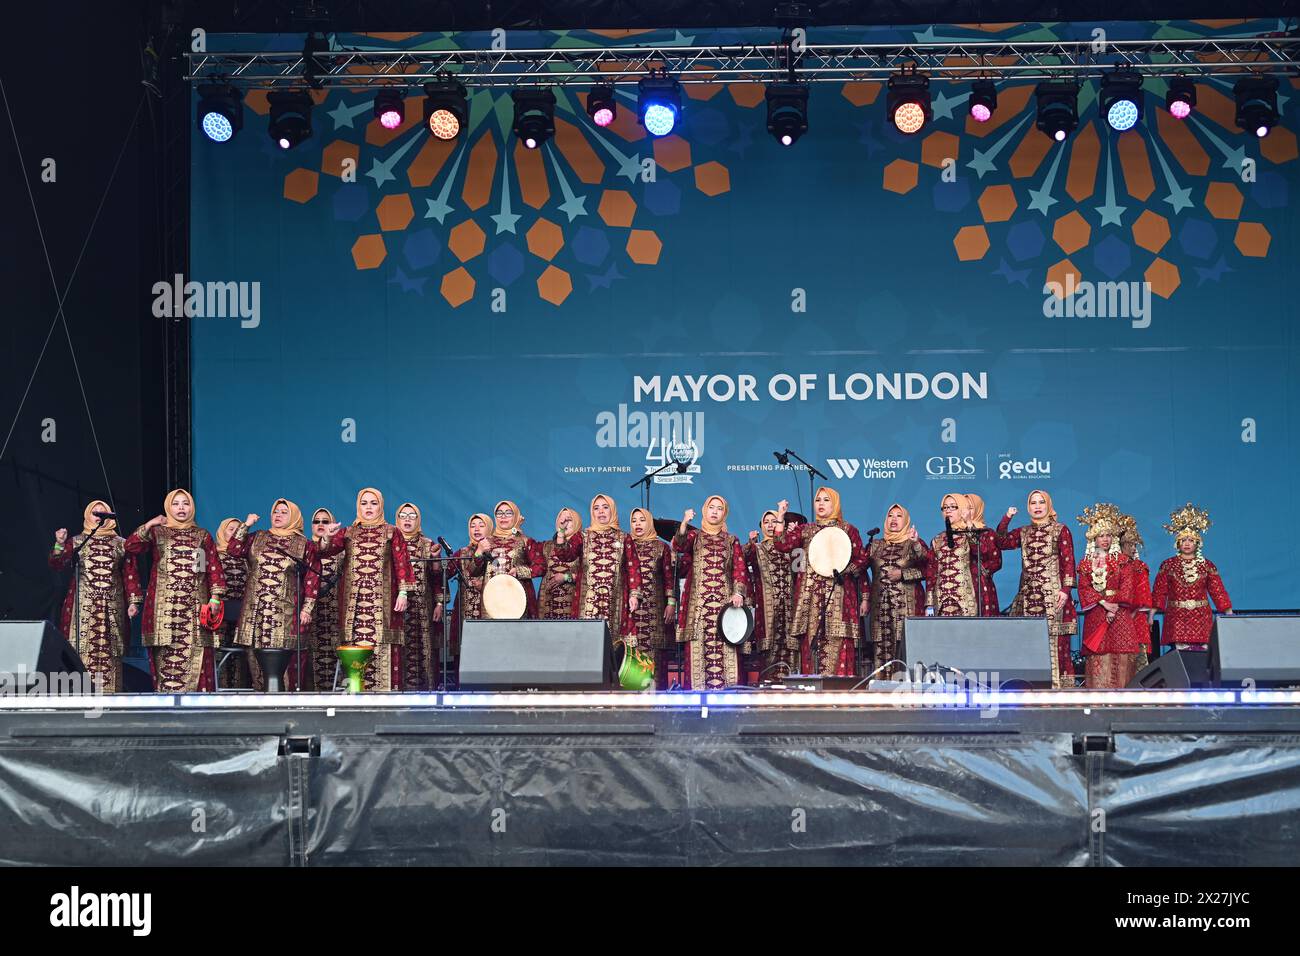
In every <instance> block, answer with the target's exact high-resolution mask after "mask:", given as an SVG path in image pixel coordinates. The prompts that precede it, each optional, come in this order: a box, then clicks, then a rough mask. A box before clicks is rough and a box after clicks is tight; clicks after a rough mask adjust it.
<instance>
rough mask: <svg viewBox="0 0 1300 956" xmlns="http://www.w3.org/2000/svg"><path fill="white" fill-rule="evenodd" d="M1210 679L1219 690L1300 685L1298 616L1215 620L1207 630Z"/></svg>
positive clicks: (1255, 616)
mask: <svg viewBox="0 0 1300 956" xmlns="http://www.w3.org/2000/svg"><path fill="white" fill-rule="evenodd" d="M1210 677H1211V679H1212V680H1213V681H1214V683H1215V685H1216V686H1219V687H1233V688H1238V687H1243V686H1245V687H1251V686H1253V687H1283V686H1288V685H1291V684H1300V616H1297V615H1294V614H1285V615H1284V614H1259V615H1254V614H1233V615H1229V616H1227V617H1224V616H1218V617H1216V618H1215V619H1214V627H1213V629H1212V630H1211V631H1210Z"/></svg>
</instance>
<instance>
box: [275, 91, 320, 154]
mask: <svg viewBox="0 0 1300 956" xmlns="http://www.w3.org/2000/svg"><path fill="white" fill-rule="evenodd" d="M266 99H267V102H269V103H270V104H271V122H270V124H269V125H268V126H267V132H268V133H270V135H271V140H272V141H273V142H274V143H275V145H277V146H279V147H280V148H281V149H293V148H294V147H295V146H297V145H298V144H299V143H301V142H302V141H303V140H305V139H308V138H309V137H310V136H311V108H312V101H311V97H310V96H309V95H307V94H306V93H304V92H303V91H302V90H275V91H273V92H271V93H269V94H267V97H266Z"/></svg>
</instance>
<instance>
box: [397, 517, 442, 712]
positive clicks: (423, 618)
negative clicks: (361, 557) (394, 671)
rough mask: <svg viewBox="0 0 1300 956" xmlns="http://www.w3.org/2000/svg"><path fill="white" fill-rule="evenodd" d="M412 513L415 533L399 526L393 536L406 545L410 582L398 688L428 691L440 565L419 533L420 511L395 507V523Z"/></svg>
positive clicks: (434, 664)
mask: <svg viewBox="0 0 1300 956" xmlns="http://www.w3.org/2000/svg"><path fill="white" fill-rule="evenodd" d="M407 511H413V512H415V530H413V531H411V532H410V533H409V534H408V533H407V532H406V531H404V530H402V527H401V525H400V524H398V526H397V533H398V534H399V535H400V536H401V537H402V540H404V541H405V542H406V552H407V555H408V556H409V558H410V561H411V575H412V581H411V585H410V587H408V588H407V589H406V610H405V611H403V612H402V628H403V630H404V631H405V632H406V642H405V643H404V644H403V645H402V668H403V670H404V671H405V673H404V674H403V678H402V686H403V687H404V688H405V689H406V690H414V691H431V690H433V689H434V688H435V687H436V686H437V673H438V660H437V656H436V649H435V645H434V640H433V612H434V609H435V608H436V607H437V606H438V595H439V593H440V591H439V589H440V588H441V586H442V585H441V581H440V578H441V575H442V562H441V561H439V560H438V551H439V547H438V544H437V543H436V542H434V541H431V540H429V539H428V538H426V537H425V536H424V535H423V534H422V533H421V531H420V521H421V515H420V509H419V508H417V507H416V506H415V505H414V504H412V503H411V502H409V501H406V502H403V503H402V504H400V505H398V506H397V517H398V521H399V522H400V521H401V516H402V514H403V513H404V512H407Z"/></svg>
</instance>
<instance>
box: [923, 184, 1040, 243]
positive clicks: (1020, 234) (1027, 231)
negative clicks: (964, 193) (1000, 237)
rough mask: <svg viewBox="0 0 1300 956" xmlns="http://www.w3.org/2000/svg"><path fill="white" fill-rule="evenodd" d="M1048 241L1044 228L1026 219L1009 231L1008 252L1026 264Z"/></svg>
mask: <svg viewBox="0 0 1300 956" xmlns="http://www.w3.org/2000/svg"><path fill="white" fill-rule="evenodd" d="M948 185H955V184H953V183H949V184H948ZM935 188H936V189H937V188H938V187H935ZM1046 239H1047V237H1046V236H1044V235H1043V227H1042V226H1040V225H1039V224H1038V223H1037V222H1036V221H1035V220H1033V219H1026V220H1025V221H1024V222H1018V223H1016V224H1015V225H1014V226H1012V227H1011V228H1010V229H1008V230H1007V251H1008V252H1010V253H1011V258H1013V259H1015V260H1016V261H1017V262H1024V261H1025V260H1026V259H1033V258H1035V257H1036V256H1037V255H1038V254H1039V253H1040V252H1042V251H1043V243H1044V242H1045V241H1046Z"/></svg>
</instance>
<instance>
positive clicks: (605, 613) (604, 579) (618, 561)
mask: <svg viewBox="0 0 1300 956" xmlns="http://www.w3.org/2000/svg"><path fill="white" fill-rule="evenodd" d="M563 536H564V531H563V529H560V530H558V531H557V532H556V539H557V540H556V548H555V552H554V555H555V557H556V558H557V559H559V560H560V561H573V560H578V561H579V562H580V563H579V566H578V580H577V587H576V588H575V590H574V595H573V608H572V613H571V614H570V617H574V618H581V619H583V620H603V621H604V622H605V623H606V624H608V625H609V636H610V640H612V641H617V640H618V639H619V638H620V637H622V638H624V639H626V640H627V641H628V642H629V644H631V645H632V646H635V642H636V636H635V635H636V626H635V624H634V623H633V621H632V615H634V614H635V613H636V611H637V608H638V607H639V606H640V601H641V563H640V561H639V560H638V558H637V554H636V547H635V546H634V544H633V542H632V538H631V536H630V535H628V534H627V533H626V532H624V531H623V529H622V528H620V527H619V526H618V505H616V504H614V499H613V498H611V497H610V496H609V495H596V497H594V498H592V499H591V525H590V527H588V528H587V529H586V530H584V531H581V532H579V533H578V534H576V535H574V536H573V537H571V538H568V539H567V540H565V539H564V538H563Z"/></svg>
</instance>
